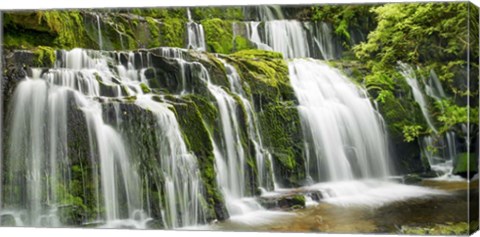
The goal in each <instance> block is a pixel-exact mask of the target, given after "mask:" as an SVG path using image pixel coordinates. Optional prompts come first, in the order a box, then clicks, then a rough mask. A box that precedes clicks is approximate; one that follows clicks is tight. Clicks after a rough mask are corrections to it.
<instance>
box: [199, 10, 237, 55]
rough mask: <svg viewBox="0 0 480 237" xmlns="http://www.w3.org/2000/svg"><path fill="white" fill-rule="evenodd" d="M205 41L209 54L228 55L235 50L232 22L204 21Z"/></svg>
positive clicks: (215, 19) (216, 19)
mask: <svg viewBox="0 0 480 237" xmlns="http://www.w3.org/2000/svg"><path fill="white" fill-rule="evenodd" d="M202 26H203V29H204V31H205V41H206V44H207V49H208V51H209V52H214V53H222V54H228V53H231V52H232V50H233V29H232V22H231V21H224V20H221V19H219V18H213V19H207V20H203V21H202Z"/></svg>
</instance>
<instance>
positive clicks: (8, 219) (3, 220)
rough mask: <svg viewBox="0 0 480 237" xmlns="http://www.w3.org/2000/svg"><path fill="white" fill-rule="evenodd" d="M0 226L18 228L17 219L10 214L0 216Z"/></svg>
mask: <svg viewBox="0 0 480 237" xmlns="http://www.w3.org/2000/svg"><path fill="white" fill-rule="evenodd" d="M0 226H17V223H16V221H15V217H14V216H13V215H10V214H4V215H1V216H0Z"/></svg>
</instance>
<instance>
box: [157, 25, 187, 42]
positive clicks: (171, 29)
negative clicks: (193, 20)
mask: <svg viewBox="0 0 480 237" xmlns="http://www.w3.org/2000/svg"><path fill="white" fill-rule="evenodd" d="M162 23H163V24H162V26H161V27H160V42H161V45H162V46H167V47H178V48H181V47H183V46H184V43H185V42H184V39H185V32H186V29H185V24H186V20H184V19H178V18H166V19H165V20H164V21H163V22H162Z"/></svg>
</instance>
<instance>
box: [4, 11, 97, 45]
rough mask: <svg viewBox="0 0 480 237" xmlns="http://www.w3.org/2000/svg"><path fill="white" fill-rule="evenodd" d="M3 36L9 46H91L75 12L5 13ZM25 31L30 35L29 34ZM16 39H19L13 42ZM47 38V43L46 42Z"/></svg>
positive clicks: (81, 21)
mask: <svg viewBox="0 0 480 237" xmlns="http://www.w3.org/2000/svg"><path fill="white" fill-rule="evenodd" d="M5 15H6V19H7V24H6V25H7V27H6V29H7V30H6V31H5V39H7V43H8V45H9V47H11V46H20V48H28V49H31V48H33V47H37V46H40V45H45V46H51V47H55V48H64V49H71V48H74V47H85V48H88V47H89V46H91V44H90V41H89V40H88V39H87V37H86V34H85V28H84V21H83V16H82V14H81V13H80V12H79V11H58V10H48V11H35V12H10V13H6V14H5ZM26 34H32V36H31V37H28V36H26ZM14 40H19V41H20V42H16V43H15V42H14ZM46 41H48V42H46Z"/></svg>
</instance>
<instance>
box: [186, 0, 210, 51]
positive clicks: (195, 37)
mask: <svg viewBox="0 0 480 237" xmlns="http://www.w3.org/2000/svg"><path fill="white" fill-rule="evenodd" d="M187 17H188V22H187V33H188V34H187V41H188V44H187V49H195V50H199V51H204V50H206V48H207V47H206V46H205V34H204V31H203V26H202V24H197V23H195V22H194V21H193V20H192V13H191V12H190V8H187Z"/></svg>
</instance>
